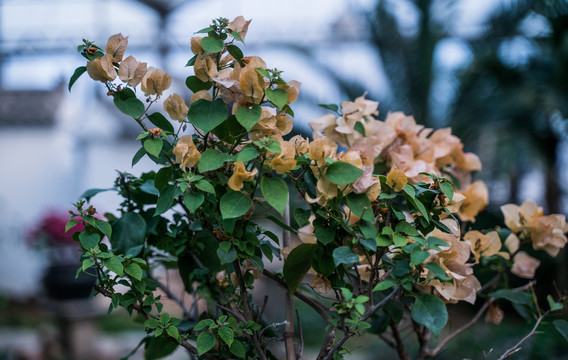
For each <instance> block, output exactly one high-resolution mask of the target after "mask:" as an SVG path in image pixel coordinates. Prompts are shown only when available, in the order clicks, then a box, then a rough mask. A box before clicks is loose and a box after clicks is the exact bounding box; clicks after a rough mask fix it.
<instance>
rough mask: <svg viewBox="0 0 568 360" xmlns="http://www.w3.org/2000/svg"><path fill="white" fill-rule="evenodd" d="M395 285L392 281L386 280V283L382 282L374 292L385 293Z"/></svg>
mask: <svg viewBox="0 0 568 360" xmlns="http://www.w3.org/2000/svg"><path fill="white" fill-rule="evenodd" d="M394 285H395V283H394V282H392V281H391V280H385V281H381V282H380V283H378V284H377V286H375V287H374V288H373V292H374V291H383V290H386V289H390V288H391V287H393V286H394Z"/></svg>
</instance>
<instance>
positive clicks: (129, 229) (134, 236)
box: [110, 212, 146, 257]
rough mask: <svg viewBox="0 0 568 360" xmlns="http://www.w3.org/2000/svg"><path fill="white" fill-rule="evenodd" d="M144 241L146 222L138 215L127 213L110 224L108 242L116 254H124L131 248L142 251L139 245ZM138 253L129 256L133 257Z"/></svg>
mask: <svg viewBox="0 0 568 360" xmlns="http://www.w3.org/2000/svg"><path fill="white" fill-rule="evenodd" d="M145 239H146V221H145V220H144V218H143V217H142V216H141V215H140V214H138V213H134V212H128V213H126V214H124V215H122V217H121V218H120V219H118V220H117V221H116V222H114V223H113V224H112V237H111V238H110V242H111V244H112V248H113V249H114V251H115V253H117V254H124V253H126V252H128V250H129V249H131V248H139V249H140V250H142V248H141V247H140V245H144V242H145ZM138 253H139V252H138ZM138 253H136V254H131V255H132V257H134V256H136V255H138Z"/></svg>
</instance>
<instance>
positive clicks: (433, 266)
mask: <svg viewBox="0 0 568 360" xmlns="http://www.w3.org/2000/svg"><path fill="white" fill-rule="evenodd" d="M426 268H427V269H428V270H429V271H430V272H431V273H432V274H433V275H434V276H436V277H438V278H439V279H440V280H445V281H448V280H452V277H451V276H447V275H446V272H445V271H444V269H442V267H441V266H440V265H439V264H438V263H434V262H429V263H427V264H426Z"/></svg>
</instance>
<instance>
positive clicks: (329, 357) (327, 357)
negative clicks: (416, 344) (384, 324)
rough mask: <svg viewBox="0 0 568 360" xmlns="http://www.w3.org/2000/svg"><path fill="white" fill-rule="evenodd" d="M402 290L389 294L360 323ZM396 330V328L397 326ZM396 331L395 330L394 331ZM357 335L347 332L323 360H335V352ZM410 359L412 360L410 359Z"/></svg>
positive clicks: (397, 289) (398, 288) (398, 289)
mask: <svg viewBox="0 0 568 360" xmlns="http://www.w3.org/2000/svg"><path fill="white" fill-rule="evenodd" d="M400 291H401V289H400V287H397V288H396V289H394V290H393V291H392V292H391V293H390V294H388V295H387V296H386V297H385V298H384V299H383V300H381V301H380V302H379V303H377V304H376V305H375V306H373V307H371V308H369V309H368V310H367V311H366V312H365V314H363V316H361V318H360V319H359V321H365V320H367V319H368V318H369V317H370V316H371V315H373V314H374V313H375V312H377V311H378V310H379V309H380V308H382V307H383V306H385V305H386V304H387V303H388V302H389V301H390V300H392V299H393V298H394V297H395V296H397V295H398V293H400ZM395 328H396V326H395ZM393 330H394V329H393ZM353 335H355V333H354V332H351V331H347V332H345V333H344V334H343V336H342V337H341V338H340V339H339V340H337V342H336V343H335V344H334V345H333V346H332V347H331V349H329V351H328V352H327V353H326V355H325V357H323V358H322V359H323V360H331V359H333V355H334V354H335V352H336V351H337V350H339V349H340V348H341V347H342V346H343V344H344V343H345V342H346V341H347V339H349V338H350V337H351V336H353ZM324 350H325V349H322V350H320V355H319V356H318V359H320V358H321V355H322V354H321V352H322V351H324ZM408 359H410V358H408Z"/></svg>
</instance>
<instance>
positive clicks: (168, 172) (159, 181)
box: [154, 166, 174, 191]
mask: <svg viewBox="0 0 568 360" xmlns="http://www.w3.org/2000/svg"><path fill="white" fill-rule="evenodd" d="M173 173H174V169H172V167H171V166H166V167H163V168H161V169H160V170H158V172H157V173H156V176H154V187H155V188H156V189H157V190H158V191H162V189H163V188H164V186H166V185H168V182H169V181H170V180H171V178H172V174H173Z"/></svg>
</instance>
